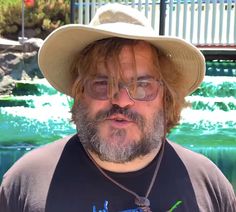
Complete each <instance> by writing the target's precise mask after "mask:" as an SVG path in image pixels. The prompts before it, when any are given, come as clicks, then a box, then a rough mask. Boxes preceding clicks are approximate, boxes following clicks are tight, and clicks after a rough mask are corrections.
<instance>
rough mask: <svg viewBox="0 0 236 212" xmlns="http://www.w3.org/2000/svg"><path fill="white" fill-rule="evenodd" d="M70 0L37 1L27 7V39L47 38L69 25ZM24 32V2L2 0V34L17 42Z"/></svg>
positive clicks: (25, 21) (25, 18)
mask: <svg viewBox="0 0 236 212" xmlns="http://www.w3.org/2000/svg"><path fill="white" fill-rule="evenodd" d="M69 2H70V1H69V0H35V2H34V6H32V7H25V10H24V11H25V15H24V26H25V35H26V37H40V38H45V37H46V36H47V35H48V34H49V33H50V32H51V31H53V30H54V29H56V28H57V27H59V26H61V25H64V24H67V23H69V12H70V6H69ZM21 30H22V1H21V0H12V1H10V0H7V1H4V3H3V0H0V34H1V36H3V37H6V38H10V39H15V40H17V39H18V37H19V36H21Z"/></svg>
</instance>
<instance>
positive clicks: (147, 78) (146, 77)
mask: <svg viewBox="0 0 236 212" xmlns="http://www.w3.org/2000/svg"><path fill="white" fill-rule="evenodd" d="M149 79H155V77H154V76H151V75H144V76H139V77H137V80H149Z"/></svg>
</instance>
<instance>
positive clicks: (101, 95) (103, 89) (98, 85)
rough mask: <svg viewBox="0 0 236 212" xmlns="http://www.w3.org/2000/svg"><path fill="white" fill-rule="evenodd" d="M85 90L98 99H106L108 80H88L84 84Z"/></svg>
mask: <svg viewBox="0 0 236 212" xmlns="http://www.w3.org/2000/svg"><path fill="white" fill-rule="evenodd" d="M85 92H86V93H87V94H89V95H90V96H91V97H92V98H94V99H98V100H106V99H108V81H107V80H105V79H94V80H89V81H88V82H87V83H86V84H85Z"/></svg>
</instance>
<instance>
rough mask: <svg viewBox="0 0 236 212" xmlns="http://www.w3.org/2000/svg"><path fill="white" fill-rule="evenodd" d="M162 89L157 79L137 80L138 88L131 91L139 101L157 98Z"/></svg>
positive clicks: (132, 95)
mask: <svg viewBox="0 0 236 212" xmlns="http://www.w3.org/2000/svg"><path fill="white" fill-rule="evenodd" d="M159 89H160V82H159V81H156V80H140V81H137V85H136V89H134V91H133V92H130V95H131V97H132V98H133V99H136V100H139V101H152V100H154V99H155V98H156V96H157V93H158V91H159Z"/></svg>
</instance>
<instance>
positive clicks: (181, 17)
mask: <svg viewBox="0 0 236 212" xmlns="http://www.w3.org/2000/svg"><path fill="white" fill-rule="evenodd" d="M108 2H119V3H122V4H125V5H130V6H131V7H134V8H137V9H138V10H140V11H141V12H143V13H144V14H145V16H146V17H147V18H148V19H149V20H150V22H151V24H152V26H153V28H154V29H155V30H156V31H157V32H158V33H159V34H164V35H169V36H178V37H181V38H183V39H185V40H188V41H189V42H191V43H193V44H194V45H196V46H202V47H228V48H235V47H236V1H235V0H227V1H225V0H204V1H194V0H190V1H189V0H168V1H164V0H163V1H161V0H116V1H115V0H106V1H104V0H72V1H71V21H72V22H73V23H80V24H88V23H89V21H90V20H91V18H92V17H93V16H94V14H95V11H96V10H97V9H98V8H99V7H100V6H101V5H103V4H106V3H108Z"/></svg>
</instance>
